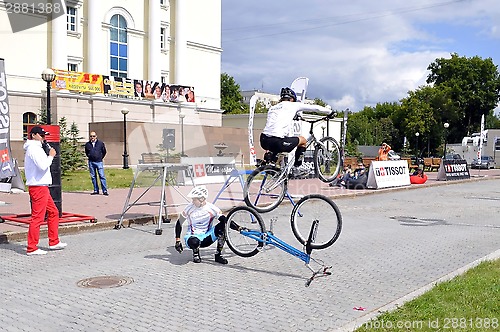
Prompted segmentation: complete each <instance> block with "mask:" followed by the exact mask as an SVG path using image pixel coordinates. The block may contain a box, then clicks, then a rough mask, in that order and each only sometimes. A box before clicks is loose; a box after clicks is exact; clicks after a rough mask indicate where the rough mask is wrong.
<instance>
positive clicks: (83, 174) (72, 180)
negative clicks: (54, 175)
mask: <svg viewBox="0 0 500 332" xmlns="http://www.w3.org/2000/svg"><path fill="white" fill-rule="evenodd" d="M104 174H106V182H107V185H108V189H115V188H130V184H131V183H132V179H133V178H134V173H133V170H132V169H131V168H129V169H123V168H105V169H104ZM100 186H101V185H100V184H99V187H100ZM61 187H62V190H63V191H93V190H94V188H93V187H92V181H91V180H90V174H89V171H88V170H81V171H74V172H71V173H68V174H66V175H63V176H62V177H61Z"/></svg>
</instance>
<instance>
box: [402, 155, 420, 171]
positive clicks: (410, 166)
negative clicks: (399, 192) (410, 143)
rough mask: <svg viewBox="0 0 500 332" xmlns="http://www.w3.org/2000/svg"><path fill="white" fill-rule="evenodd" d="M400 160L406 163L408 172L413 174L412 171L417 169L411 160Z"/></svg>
mask: <svg viewBox="0 0 500 332" xmlns="http://www.w3.org/2000/svg"><path fill="white" fill-rule="evenodd" d="M401 160H406V162H407V163H408V169H409V170H410V172H413V171H415V170H417V169H418V165H417V164H414V163H413V160H411V158H401Z"/></svg>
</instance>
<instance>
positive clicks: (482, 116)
mask: <svg viewBox="0 0 500 332" xmlns="http://www.w3.org/2000/svg"><path fill="white" fill-rule="evenodd" d="M484 136H485V133H484V114H483V115H481V133H480V134H479V148H478V149H477V161H478V162H479V165H481V155H482V152H483V143H484V139H485V137H484Z"/></svg>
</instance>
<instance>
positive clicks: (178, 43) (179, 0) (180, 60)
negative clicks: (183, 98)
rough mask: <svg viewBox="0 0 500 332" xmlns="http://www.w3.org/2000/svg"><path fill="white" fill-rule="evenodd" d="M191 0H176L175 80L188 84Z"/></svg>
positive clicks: (178, 82) (175, 81)
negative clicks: (188, 37)
mask: <svg viewBox="0 0 500 332" xmlns="http://www.w3.org/2000/svg"><path fill="white" fill-rule="evenodd" d="M187 9H189V1H187V0H176V1H175V72H174V82H173V83H177V84H186V83H187V78H186V76H185V75H186V69H185V68H186V63H187V55H186V53H187V35H186V34H187V27H188V26H189V22H188V19H189V11H188V10H187Z"/></svg>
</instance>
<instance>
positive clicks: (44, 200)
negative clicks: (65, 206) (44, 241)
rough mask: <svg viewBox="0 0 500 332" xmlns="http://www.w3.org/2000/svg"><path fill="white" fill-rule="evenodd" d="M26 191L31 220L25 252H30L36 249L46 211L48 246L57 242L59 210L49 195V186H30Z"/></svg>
mask: <svg viewBox="0 0 500 332" xmlns="http://www.w3.org/2000/svg"><path fill="white" fill-rule="evenodd" d="M28 191H29V194H30V198H31V222H30V226H29V229H28V249H27V252H32V251H35V250H37V249H38V241H39V240H40V226H41V225H42V224H43V223H44V222H45V213H46V212H47V213H48V219H47V226H48V237H49V246H54V245H56V244H58V243H59V235H58V228H59V210H58V209H57V207H56V205H55V204H54V201H53V200H52V197H51V196H50V192H49V187H47V186H30V187H29V188H28Z"/></svg>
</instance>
